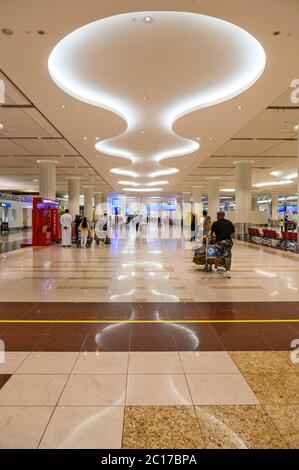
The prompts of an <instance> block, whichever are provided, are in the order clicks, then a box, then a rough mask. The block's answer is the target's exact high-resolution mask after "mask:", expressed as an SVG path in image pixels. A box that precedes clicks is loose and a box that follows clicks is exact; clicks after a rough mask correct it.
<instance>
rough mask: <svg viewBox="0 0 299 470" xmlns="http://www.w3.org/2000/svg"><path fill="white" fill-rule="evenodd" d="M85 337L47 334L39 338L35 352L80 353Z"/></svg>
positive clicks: (80, 335)
mask: <svg viewBox="0 0 299 470" xmlns="http://www.w3.org/2000/svg"><path fill="white" fill-rule="evenodd" d="M85 338H86V335H85V334H83V335H82V334H79V335H64V334H48V335H44V336H42V337H41V338H40V341H39V342H38V343H37V344H36V345H35V348H34V350H35V351H45V352H67V351H69V352H75V351H80V350H81V348H82V345H83V343H84V341H85Z"/></svg>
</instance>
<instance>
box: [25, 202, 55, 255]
mask: <svg viewBox="0 0 299 470" xmlns="http://www.w3.org/2000/svg"><path fill="white" fill-rule="evenodd" d="M32 202H33V209H32V246H48V245H51V243H55V242H58V241H59V240H60V239H61V233H60V231H61V227H60V211H59V202H57V201H51V200H49V199H44V198H41V197H37V198H33V201H32Z"/></svg>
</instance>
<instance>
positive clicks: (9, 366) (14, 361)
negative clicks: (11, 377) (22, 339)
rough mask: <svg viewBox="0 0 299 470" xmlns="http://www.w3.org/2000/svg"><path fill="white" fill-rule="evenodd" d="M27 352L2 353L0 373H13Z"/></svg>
mask: <svg viewBox="0 0 299 470" xmlns="http://www.w3.org/2000/svg"><path fill="white" fill-rule="evenodd" d="M28 354H29V352H25V351H24V352H23V351H16V352H12V351H8V352H5V354H4V361H5V362H3V363H2V362H0V374H13V373H14V372H15V370H16V369H17V368H18V367H19V365H20V364H22V362H23V361H24V360H25V359H26V357H27V356H28Z"/></svg>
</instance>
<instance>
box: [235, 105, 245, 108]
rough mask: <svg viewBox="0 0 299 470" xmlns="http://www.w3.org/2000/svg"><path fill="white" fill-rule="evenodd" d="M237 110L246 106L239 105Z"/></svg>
mask: <svg viewBox="0 0 299 470" xmlns="http://www.w3.org/2000/svg"><path fill="white" fill-rule="evenodd" d="M236 108H237V109H243V108H244V106H242V105H241V104H238V106H236Z"/></svg>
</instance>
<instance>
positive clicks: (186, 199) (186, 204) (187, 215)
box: [183, 192, 191, 227]
mask: <svg viewBox="0 0 299 470" xmlns="http://www.w3.org/2000/svg"><path fill="white" fill-rule="evenodd" d="M190 195H191V193H189V192H186V193H183V221H184V226H185V227H189V226H190V225H191V203H190Z"/></svg>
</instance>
